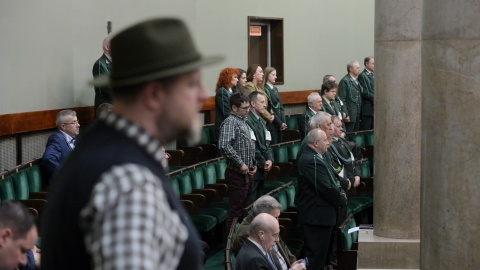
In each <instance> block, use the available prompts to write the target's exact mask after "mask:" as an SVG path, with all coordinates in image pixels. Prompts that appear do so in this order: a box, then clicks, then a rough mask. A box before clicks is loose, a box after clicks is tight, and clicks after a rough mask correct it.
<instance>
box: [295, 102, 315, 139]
mask: <svg viewBox="0 0 480 270" xmlns="http://www.w3.org/2000/svg"><path fill="white" fill-rule="evenodd" d="M314 115H315V113H314V112H313V111H312V109H310V107H309V108H307V110H306V111H305V112H304V113H303V114H302V115H301V116H300V119H299V120H298V130H299V131H300V135H301V136H302V138H305V136H306V135H307V133H308V130H309V128H308V121H309V120H310V118H311V117H312V116H314Z"/></svg>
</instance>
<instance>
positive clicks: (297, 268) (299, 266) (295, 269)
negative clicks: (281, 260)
mask: <svg viewBox="0 0 480 270" xmlns="http://www.w3.org/2000/svg"><path fill="white" fill-rule="evenodd" d="M301 261H302V260H298V261H295V262H294V263H292V266H291V267H290V269H291V270H305V269H307V267H306V266H305V265H303V263H300V262H301Z"/></svg>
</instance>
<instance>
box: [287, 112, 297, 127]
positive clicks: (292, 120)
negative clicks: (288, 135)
mask: <svg viewBox="0 0 480 270" xmlns="http://www.w3.org/2000/svg"><path fill="white" fill-rule="evenodd" d="M298 118H299V116H298V115H295V116H288V117H285V121H286V123H285V124H287V126H288V129H290V130H298Z"/></svg>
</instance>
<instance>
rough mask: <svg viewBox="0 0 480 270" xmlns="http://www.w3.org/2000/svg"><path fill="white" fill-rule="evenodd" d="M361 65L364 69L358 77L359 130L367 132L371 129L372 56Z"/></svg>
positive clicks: (373, 59) (373, 78) (373, 75)
mask: <svg viewBox="0 0 480 270" xmlns="http://www.w3.org/2000/svg"><path fill="white" fill-rule="evenodd" d="M363 64H364V65H365V69H364V70H363V71H362V73H360V75H359V76H358V82H359V83H360V85H361V86H362V88H363V92H362V101H363V103H362V123H361V124H360V129H361V130H369V129H373V111H374V106H373V105H374V102H373V96H374V88H373V86H374V81H375V74H374V70H375V58H373V56H367V57H365V60H364V61H363Z"/></svg>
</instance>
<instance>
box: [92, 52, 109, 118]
mask: <svg viewBox="0 0 480 270" xmlns="http://www.w3.org/2000/svg"><path fill="white" fill-rule="evenodd" d="M110 72H111V68H110V60H108V58H107V56H106V55H105V54H102V56H101V57H100V58H99V59H98V60H97V61H96V62H95V64H93V68H92V75H93V77H94V78H95V77H98V76H101V75H105V74H110ZM111 91H112V89H111V88H110V87H107V86H95V113H96V112H97V108H98V106H100V104H102V103H112V93H111Z"/></svg>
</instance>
